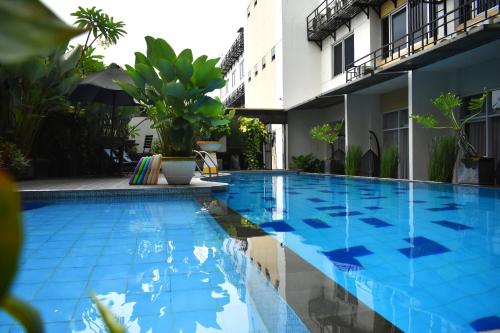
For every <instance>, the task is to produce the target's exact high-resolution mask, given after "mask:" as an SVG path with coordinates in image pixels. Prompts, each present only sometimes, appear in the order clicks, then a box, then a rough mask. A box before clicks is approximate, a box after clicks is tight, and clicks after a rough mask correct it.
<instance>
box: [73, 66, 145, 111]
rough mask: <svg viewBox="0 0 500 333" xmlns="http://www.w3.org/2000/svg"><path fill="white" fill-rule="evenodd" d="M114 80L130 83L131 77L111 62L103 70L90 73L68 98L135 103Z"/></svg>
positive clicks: (113, 102) (111, 103) (123, 103)
mask: <svg viewBox="0 0 500 333" xmlns="http://www.w3.org/2000/svg"><path fill="white" fill-rule="evenodd" d="M115 81H124V82H128V83H132V84H133V81H132V79H131V78H130V77H129V76H128V75H127V73H126V72H125V71H124V70H123V69H122V68H121V67H120V66H118V65H116V64H111V65H109V67H108V68H107V69H105V70H103V71H100V72H95V73H90V74H89V75H87V77H86V78H85V79H83V80H82V82H81V83H80V84H79V85H78V87H77V88H76V89H75V90H74V91H73V93H72V94H71V96H70V99H71V100H72V101H74V102H98V103H103V104H108V105H112V106H113V107H115V106H127V105H136V103H135V101H134V99H133V98H132V96H130V95H129V94H127V93H126V92H125V91H124V90H123V89H122V88H120V86H119V85H117V84H116V83H115Z"/></svg>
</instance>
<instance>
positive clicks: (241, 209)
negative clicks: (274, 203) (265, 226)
mask: <svg viewBox="0 0 500 333" xmlns="http://www.w3.org/2000/svg"><path fill="white" fill-rule="evenodd" d="M235 211H237V212H238V213H251V212H252V210H251V209H248V208H236V209H235Z"/></svg>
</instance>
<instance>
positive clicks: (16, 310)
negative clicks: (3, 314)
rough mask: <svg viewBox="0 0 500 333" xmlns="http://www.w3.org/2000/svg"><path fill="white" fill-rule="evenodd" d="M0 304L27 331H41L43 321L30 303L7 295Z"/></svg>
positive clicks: (35, 332)
mask: <svg viewBox="0 0 500 333" xmlns="http://www.w3.org/2000/svg"><path fill="white" fill-rule="evenodd" d="M0 306H1V307H2V308H4V309H5V311H7V312H8V313H9V314H10V315H11V316H13V317H14V318H16V319H17V320H18V321H19V323H21V325H22V326H23V327H24V329H25V330H26V332H28V333H43V332H44V330H43V322H42V318H41V317H40V314H39V313H38V311H37V310H36V309H35V308H33V307H32V306H31V305H29V304H27V303H25V302H23V301H21V300H20V299H17V298H15V297H13V296H10V295H7V296H6V297H4V299H3V300H2V301H1V304H0Z"/></svg>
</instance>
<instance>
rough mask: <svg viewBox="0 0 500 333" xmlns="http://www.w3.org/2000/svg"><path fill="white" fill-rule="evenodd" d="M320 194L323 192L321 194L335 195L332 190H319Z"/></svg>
mask: <svg viewBox="0 0 500 333" xmlns="http://www.w3.org/2000/svg"><path fill="white" fill-rule="evenodd" d="M318 192H321V193H335V191H332V190H319V191H318Z"/></svg>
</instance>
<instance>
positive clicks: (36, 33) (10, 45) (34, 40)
mask: <svg viewBox="0 0 500 333" xmlns="http://www.w3.org/2000/svg"><path fill="white" fill-rule="evenodd" d="M82 32H83V31H81V30H79V29H75V28H73V27H70V26H68V25H66V24H65V23H64V22H63V21H61V20H60V19H59V18H58V17H57V16H56V15H55V14H54V13H52V12H51V11H50V10H49V9H48V8H47V7H46V6H45V5H43V4H42V3H41V2H40V1H37V0H16V1H12V0H0V64H14V63H20V62H23V61H26V60H28V59H29V58H31V57H33V56H42V55H47V54H49V53H50V52H51V51H52V50H53V49H55V48H57V47H59V46H60V45H61V44H65V43H67V42H68V41H69V40H70V39H71V38H73V37H75V36H76V35H79V34H80V33H82Z"/></svg>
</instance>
